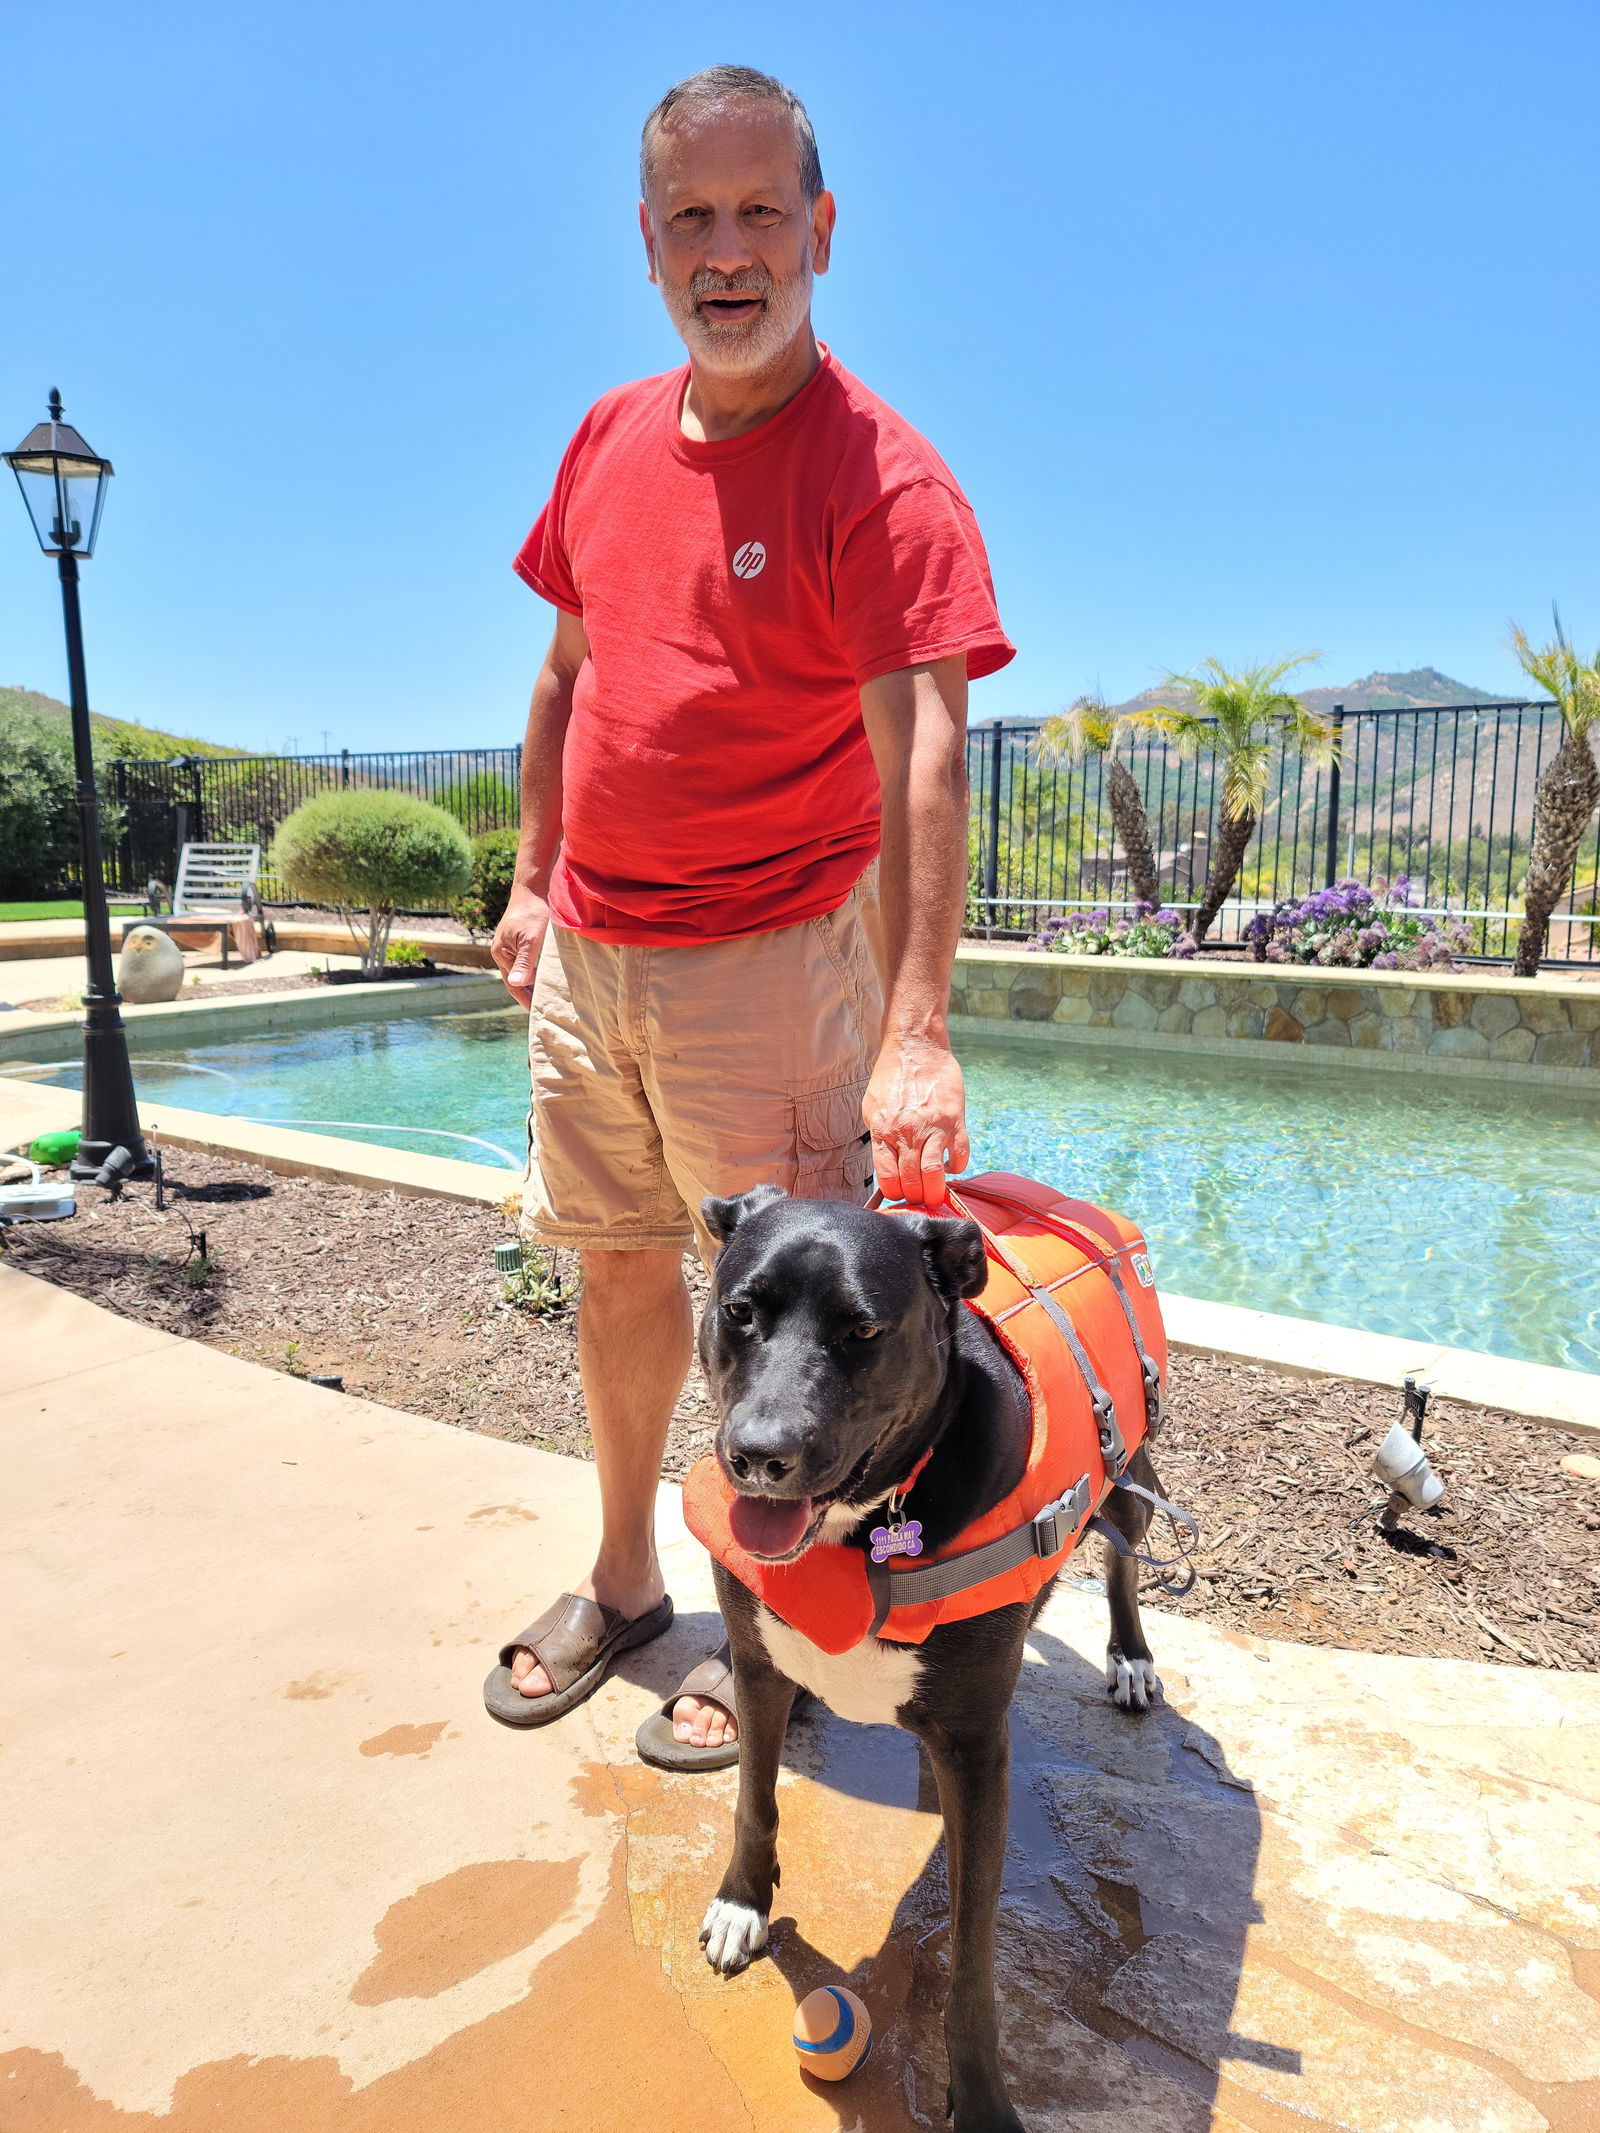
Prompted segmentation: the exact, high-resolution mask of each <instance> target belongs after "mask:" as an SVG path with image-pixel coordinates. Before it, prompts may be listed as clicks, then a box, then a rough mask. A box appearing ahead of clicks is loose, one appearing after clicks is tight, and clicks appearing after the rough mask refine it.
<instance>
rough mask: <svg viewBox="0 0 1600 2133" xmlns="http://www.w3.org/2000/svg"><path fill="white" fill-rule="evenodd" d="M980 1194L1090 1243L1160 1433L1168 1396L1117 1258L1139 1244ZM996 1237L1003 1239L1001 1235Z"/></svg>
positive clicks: (1008, 1198) (1007, 1198)
mask: <svg viewBox="0 0 1600 2133" xmlns="http://www.w3.org/2000/svg"><path fill="white" fill-rule="evenodd" d="M946 1191H947V1193H948V1197H949V1199H950V1202H951V1205H952V1206H954V1207H956V1208H957V1209H958V1210H959V1211H960V1212H961V1213H962V1214H964V1215H965V1216H966V1217H967V1219H968V1220H969V1221H977V1217H976V1216H975V1215H973V1214H972V1213H971V1212H970V1210H969V1209H968V1208H966V1207H965V1206H964V1205H962V1203H961V1202H960V1201H959V1200H957V1199H956V1196H955V1194H954V1193H950V1192H949V1191H948V1187H947V1188H946ZM978 1197H979V1198H980V1199H983V1200H992V1201H993V1202H994V1204H995V1206H997V1207H1008V1208H1010V1209H1011V1211H1012V1212H1013V1213H1014V1214H1020V1215H1026V1216H1027V1217H1028V1218H1029V1220H1031V1221H1034V1222H1040V1223H1042V1224H1043V1225H1044V1227H1045V1228H1046V1229H1053V1230H1054V1231H1055V1233H1056V1235H1057V1236H1058V1237H1065V1239H1066V1240H1067V1242H1068V1243H1069V1244H1072V1245H1074V1246H1075V1247H1076V1248H1077V1249H1078V1250H1080V1251H1082V1250H1084V1249H1085V1247H1087V1251H1088V1258H1089V1262H1090V1265H1092V1266H1097V1267H1099V1268H1100V1269H1101V1270H1102V1271H1103V1272H1104V1273H1105V1274H1106V1275H1107V1277H1108V1278H1109V1280H1110V1282H1111V1286H1112V1288H1113V1290H1114V1291H1115V1292H1116V1298H1117V1302H1118V1303H1119V1304H1120V1305H1121V1306H1122V1315H1123V1317H1124V1319H1125V1320H1126V1321H1127V1325H1128V1332H1129V1334H1130V1336H1131V1337H1132V1340H1133V1350H1134V1353H1135V1355H1137V1356H1138V1358H1139V1369H1140V1372H1141V1374H1142V1376H1143V1378H1144V1404H1145V1429H1146V1432H1147V1434H1148V1435H1150V1436H1152V1437H1154V1436H1157V1435H1159V1433H1160V1430H1161V1425H1162V1423H1163V1422H1164V1421H1165V1419H1166V1399H1165V1395H1164V1392H1163V1388H1162V1384H1161V1373H1160V1371H1159V1370H1158V1369H1157V1368H1156V1366H1155V1361H1154V1359H1153V1357H1152V1356H1151V1354H1150V1351H1149V1349H1148V1348H1146V1346H1145V1342H1144V1334H1143V1332H1142V1331H1141V1329H1140V1326H1139V1317H1138V1313H1137V1312H1136V1311H1135V1310H1134V1308H1133V1298H1132V1297H1131V1296H1130V1295H1129V1294H1128V1289H1127V1284H1126V1283H1125V1282H1124V1280H1123V1278H1122V1269H1121V1268H1120V1267H1119V1266H1118V1264H1117V1261H1118V1260H1119V1259H1120V1258H1122V1257H1123V1255H1124V1254H1125V1253H1128V1252H1131V1251H1133V1250H1135V1249H1136V1247H1135V1246H1133V1245H1132V1244H1117V1243H1114V1242H1113V1241H1112V1239H1111V1238H1109V1237H1107V1236H1105V1235H1104V1234H1103V1233H1102V1232H1101V1231H1100V1230H1097V1229H1095V1228H1094V1227H1093V1226H1092V1225H1091V1224H1090V1223H1087V1222H1074V1221H1073V1220H1072V1219H1071V1218H1070V1216H1067V1215H1062V1214H1057V1212H1056V1211H1055V1209H1054V1208H1052V1207H1035V1206H1034V1204H1033V1202H1032V1201H1031V1200H1023V1199H1019V1198H1018V1197H1017V1195H1016V1194H1014V1193H1009V1192H1005V1191H1001V1190H998V1189H994V1188H991V1187H988V1186H985V1187H984V1189H983V1191H982V1192H981V1193H980V1194H979V1196H978ZM978 1227H979V1228H980V1229H983V1224H982V1223H981V1222H980V1223H978ZM984 1235H985V1237H988V1235H989V1232H988V1231H987V1230H984ZM993 1241H994V1242H996V1243H998V1242H999V1240H998V1238H996V1239H994V1240H993ZM1097 1247H1098V1249H1097ZM1006 1264H1007V1265H1008V1266H1010V1267H1011V1270H1012V1272H1013V1273H1016V1272H1017V1268H1016V1266H1015V1264H1014V1262H1012V1261H1011V1260H1010V1258H1009V1257H1008V1258H1007V1260H1006ZM1080 1271H1081V1272H1087V1271H1088V1269H1087V1268H1083V1269H1080ZM1022 1279H1023V1280H1024V1281H1027V1276H1026V1275H1023V1276H1022ZM1028 1286H1029V1287H1030V1288H1032V1287H1033V1284H1032V1283H1031V1282H1029V1283H1028ZM1034 1293H1035V1294H1038V1291H1037V1290H1035V1291H1034Z"/></svg>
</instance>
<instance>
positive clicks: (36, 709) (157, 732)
mask: <svg viewBox="0 0 1600 2133" xmlns="http://www.w3.org/2000/svg"><path fill="white" fill-rule="evenodd" d="M8 711H25V712H29V713H31V714H32V715H33V716H35V717H37V718H47V719H59V720H60V721H61V722H62V724H63V725H65V724H66V722H67V721H68V720H69V719H70V718H71V716H72V714H71V712H70V711H69V710H68V709H67V706H66V705H65V704H64V703H62V702H60V701H59V700H58V699H57V698H56V697H54V696H46V695H44V694H43V693H42V692H41V691H40V690H38V689H22V688H10V689H8V688H4V687H0V717H3V716H4V715H5V713H6V712H8ZM89 723H90V725H91V726H92V727H93V729H94V746H95V754H96V755H97V756H104V757H112V756H119V755H121V756H137V757H139V758H140V759H142V760H148V759H149V758H151V757H161V756H169V755H243V754H245V753H246V751H245V750H244V749H242V748H222V747H219V746H218V744H217V743H216V742H215V741H197V740H192V739H190V738H188V737H187V736H186V735H184V734H180V733H163V732H162V731H161V729H160V727H158V726H140V725H135V724H133V723H131V722H130V721H128V720H127V719H120V718H107V717H106V716H105V715H104V714H103V713H102V712H99V711H91V712H90V714H89Z"/></svg>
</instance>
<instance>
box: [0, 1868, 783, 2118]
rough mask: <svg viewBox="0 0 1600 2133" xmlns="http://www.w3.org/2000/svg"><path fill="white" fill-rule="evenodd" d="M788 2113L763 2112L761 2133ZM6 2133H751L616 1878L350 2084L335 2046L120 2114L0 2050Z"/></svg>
mask: <svg viewBox="0 0 1600 2133" xmlns="http://www.w3.org/2000/svg"><path fill="white" fill-rule="evenodd" d="M779 2124H784V2125H785V2133H788V2127H787V2123H786V2122H784V2121H781V2120H768V2121H765V2122H763V2124H762V2125H761V2127H760V2128H759V2133H770V2129H771V2128H773V2127H775V2126H777V2125H779ZM0 2125H3V2126H4V2128H5V2133H218V2129H219V2128H226V2129H227V2133H285V2129H288V2128H292V2129H293V2133H441V2129H443V2128H448V2129H449V2133H555V2129H556V2128H566V2127H570V2128H572V2129H573V2133H639V2129H640V2128H641V2127H648V2128H650V2133H758V2128H757V2125H756V2122H755V2121H754V2120H753V2119H752V2117H751V2113H750V2111H749V2109H748V2108H747V2107H746V2105H745V2102H744V2100H743V2099H742V2097H741V2096H740V2094H739V2091H738V2089H737V2088H736V2086H735V2084H734V2081H733V2079H732V2077H731V2075H730V2074H729V2073H728V2070H727V2068H726V2067H725V2066H724V2065H723V2064H722V2062H721V2060H720V2059H719V2058H718V2057H717V2055H716V2053H715V2052H714V2051H713V2050H712V2049H711V2047H710V2045H709V2044H708V2043H707V2042H706V2040H705V2038H704V2037H703V2036H702V2035H701V2034H700V2032H699V2031H698V2029H697V2028H696V2027H695V2026H694V2025H693V2024H692V2023H691V2022H690V2021H689V2020H688V2018H687V2015H686V2013H685V2010H684V2007H683V2004H682V2002H681V2001H680V1999H679V1997H678V1995H677V1994H676V1993H675V1992H674V1991H673V1989H672V1987H671V1985H670V1983H669V1982H668V1980H667V1979H666V1977H665V1976H664V1974H663V1972H662V1969H661V1965H660V1962H659V1960H658V1959H657V1957H656V1956H655V1954H654V1953H653V1952H650V1951H646V1950H643V1949H641V1948H640V1947H639V1946H638V1945H637V1943H636V1942H635V1940H634V1936H633V1932H632V1930H631V1927H630V1924H629V1920H628V1910H627V1902H626V1897H625V1895H624V1893H623V1888H622V1876H621V1874H620V1873H619V1872H615V1871H614V1872H613V1876H612V1888H611V1893H610V1895H609V1896H608V1897H607V1898H606V1901H605V1902H604V1904H603V1905H602V1906H601V1910H600V1913H599V1915H598V1916H597V1917H596V1919H595V1920H594V1922H593V1924H592V1925H590V1926H589V1927H588V1928H587V1929H586V1930H585V1931H584V1932H582V1933H580V1934H578V1935H577V1936H576V1937H575V1938H574V1939H572V1940H570V1941H568V1942H566V1943H565V1944H564V1945H563V1946H562V1947H560V1948H558V1949H557V1950H556V1951H555V1953H554V1954H553V1955H550V1956H548V1957H547V1958H546V1959H545V1960H544V1961H543V1962H542V1963H540V1964H539V1966H538V1968H537V1969H536V1970H535V1971H534V1972H533V1974H532V1977H531V1978H530V1980H529V1989H528V1991H527V1992H526V1993H525V1994H524V1995H523V1997H522V1998H521V1999H519V2000H518V2001H517V2002H516V2003H515V2005H514V2006H511V2007H508V2008H505V2009H503V2010H502V2011H501V2012H500V2013H498V2014H494V2015H491V2016H489V2017H488V2018H487V2019H486V2020H484V2021H481V2022H474V2023H471V2024H469V2025H467V2026H466V2027H465V2028H463V2029H460V2030H458V2031H457V2032H456V2033H455V2034H454V2035H453V2036H451V2037H448V2038H446V2039H445V2041H444V2042H443V2043H442V2044H440V2045H439V2046H437V2047H436V2048H435V2049H434V2050H433V2051H430V2052H428V2053H426V2054H425V2055H424V2056H423V2057H421V2058H418V2059H415V2060H413V2061H411V2062H410V2064H408V2065H406V2066H402V2067H397V2068H396V2069H395V2070H394V2071H393V2072H392V2073H387V2074H382V2075H380V2076H379V2077H378V2078H377V2079H376V2080H374V2081H370V2082H368V2083H367V2084H366V2085H365V2086H364V2087H361V2088H357V2087H355V2086H354V2084H353V2083H352V2082H351V2081H350V2080H349V2079H348V2077H347V2076H346V2075H345V2074H343V2073H342V2072H341V2071H340V2068H339V2064H338V2061H337V2060H336V2059H334V2058H332V2057H331V2056H322V2057H317V2058H307V2059H295V2058H278V2059H256V2060H252V2059H246V2058H236V2059H224V2060H215V2061H212V2062H210V2063H208V2064H206V2065H202V2066H196V2067H193V2068H191V2069H190V2070H189V2071H188V2072H187V2073H185V2074H183V2075H182V2076H181V2077H180V2078H179V2080H178V2082H177V2084H176V2087H175V2089H174V2091H173V2096H172V2102H171V2106H170V2108H169V2109H168V2110H165V2111H161V2112H154V2111H122V2110H118V2109H117V2108H116V2107H115V2106H114V2105H112V2104H110V2103H107V2102H105V2101H104V2100H103V2099H101V2098H100V2097H98V2096H96V2095H95V2094H94V2093H93V2092H92V2091H91V2090H90V2089H88V2088H87V2087H86V2086H85V2085H84V2083H83V2082H81V2081H80V2080H79V2079H78V2077H77V2075H76V2074H75V2073H74V2072H73V2071H72V2069H71V2068H70V2067H69V2066H68V2065H67V2064H66V2063H65V2062H64V2061H63V2060H62V2059H61V2058H60V2057H59V2055H57V2054H54V2053H45V2052H37V2051H16V2052H10V2053H7V2054H5V2055H3V2056H0Z"/></svg>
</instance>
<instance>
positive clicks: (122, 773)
mask: <svg viewBox="0 0 1600 2133" xmlns="http://www.w3.org/2000/svg"><path fill="white" fill-rule="evenodd" d="M111 769H112V774H113V776H114V778H115V781H116V795H117V807H118V809H119V810H120V812H121V815H122V834H121V836H120V837H118V839H117V873H118V881H117V886H118V888H119V889H121V890H122V892H123V894H124V895H126V894H127V893H128V891H129V890H130V889H131V888H132V887H133V827H132V824H131V823H130V822H129V820H128V766H127V764H126V763H125V762H124V761H123V759H122V757H121V756H120V755H119V756H118V757H117V759H116V761H115V762H114V763H113V764H112V766H111Z"/></svg>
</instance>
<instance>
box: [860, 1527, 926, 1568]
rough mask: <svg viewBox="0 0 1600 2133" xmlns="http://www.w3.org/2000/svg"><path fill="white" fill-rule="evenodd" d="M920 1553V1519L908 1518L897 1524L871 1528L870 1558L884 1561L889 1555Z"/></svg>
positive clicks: (876, 1561)
mask: <svg viewBox="0 0 1600 2133" xmlns="http://www.w3.org/2000/svg"><path fill="white" fill-rule="evenodd" d="M921 1553H922V1521H921V1519H919V1518H908V1519H906V1520H905V1522H904V1523H903V1524H901V1525H898V1526H874V1527H873V1529H872V1560H873V1561H874V1562H875V1563H886V1562H887V1561H888V1560H889V1558H890V1556H891V1555H920V1554H921Z"/></svg>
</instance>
